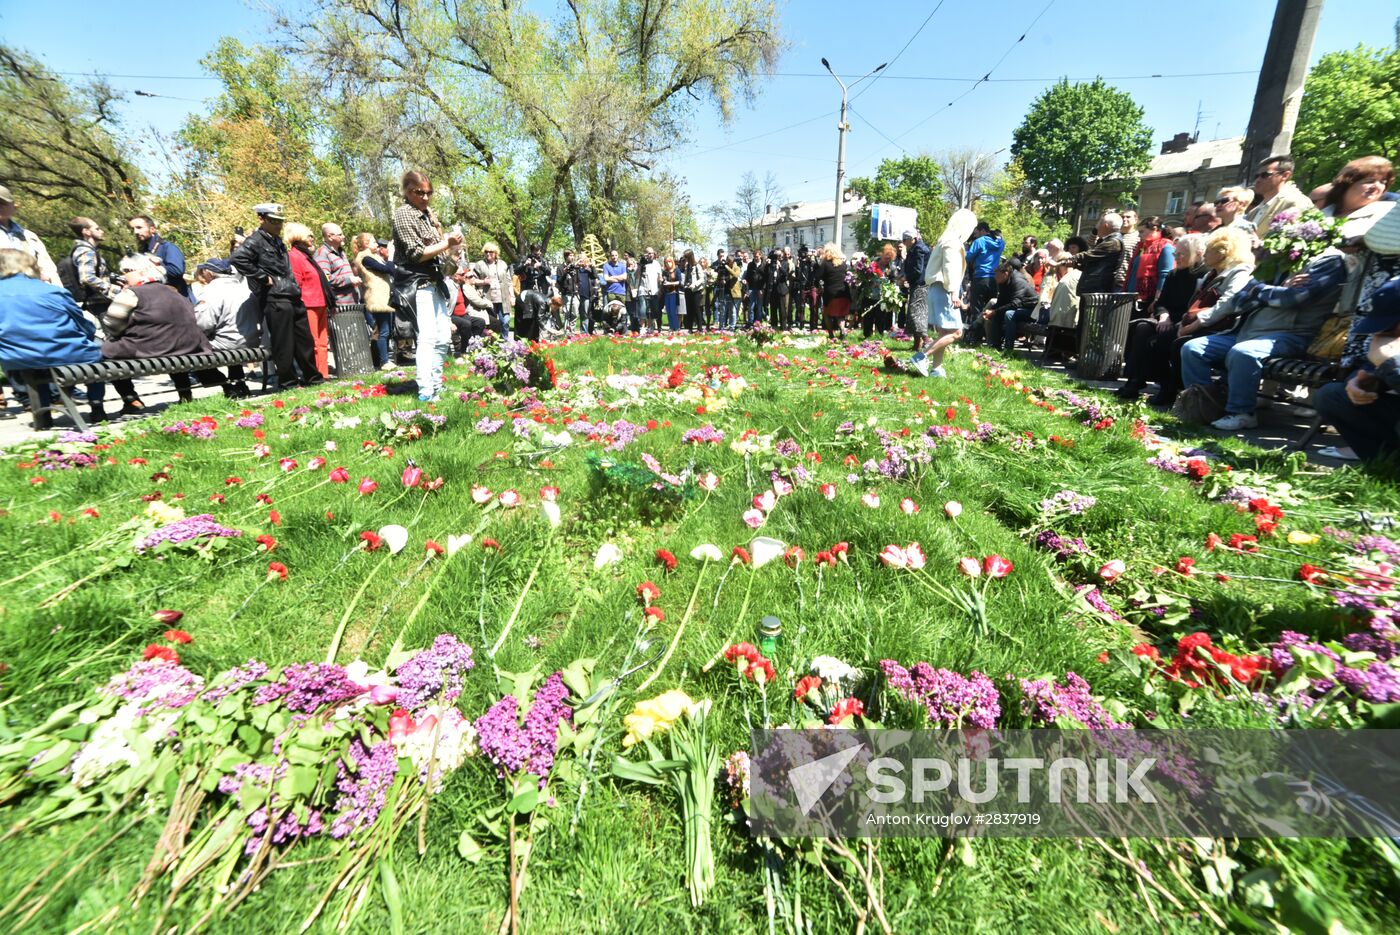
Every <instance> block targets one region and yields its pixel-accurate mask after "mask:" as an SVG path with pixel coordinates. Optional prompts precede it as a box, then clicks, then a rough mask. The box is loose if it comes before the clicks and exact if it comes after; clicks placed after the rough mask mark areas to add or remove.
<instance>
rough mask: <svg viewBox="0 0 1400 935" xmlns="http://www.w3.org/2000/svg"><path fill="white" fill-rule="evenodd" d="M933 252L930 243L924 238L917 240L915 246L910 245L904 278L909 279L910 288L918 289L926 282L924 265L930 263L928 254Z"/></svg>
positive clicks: (905, 260) (906, 256) (905, 262)
mask: <svg viewBox="0 0 1400 935" xmlns="http://www.w3.org/2000/svg"><path fill="white" fill-rule="evenodd" d="M931 252H932V251H931V250H930V249H929V245H928V244H926V243H924V242H923V240H915V241H914V246H912V247H910V248H909V252H908V253H907V254H906V255H905V257H904V278H905V279H906V280H908V282H909V288H910V289H917V288H919V287H920V286H922V285H923V284H924V267H925V266H927V265H928V255H929V253H931Z"/></svg>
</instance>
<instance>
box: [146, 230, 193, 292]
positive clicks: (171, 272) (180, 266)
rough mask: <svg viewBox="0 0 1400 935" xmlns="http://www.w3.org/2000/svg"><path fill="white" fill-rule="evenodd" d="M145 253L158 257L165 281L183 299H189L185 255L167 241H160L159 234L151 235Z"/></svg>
mask: <svg viewBox="0 0 1400 935" xmlns="http://www.w3.org/2000/svg"><path fill="white" fill-rule="evenodd" d="M146 252H147V253H154V254H155V255H156V256H158V257H160V262H161V265H162V266H164V267H165V281H166V282H167V283H169V285H170V287H171V288H172V289H174V290H175V291H176V292H178V293H180V294H181V295H182V296H184V297H185V298H187V299H188V298H189V297H190V287H189V284H188V283H186V282H185V254H184V253H183V252H182V251H181V250H180V248H179V247H177V246H175V245H174V244H173V243H171V242H170V241H168V240H161V238H160V235H159V234H152V235H151V240H150V242H149V243H148V244H146Z"/></svg>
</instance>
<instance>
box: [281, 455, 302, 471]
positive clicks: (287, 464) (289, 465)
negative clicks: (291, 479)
mask: <svg viewBox="0 0 1400 935" xmlns="http://www.w3.org/2000/svg"><path fill="white" fill-rule="evenodd" d="M277 466H278V467H280V468H281V469H282V470H283V471H284V472H286V471H295V470H296V469H297V459H296V458H283V459H282V460H280V461H278V462H277Z"/></svg>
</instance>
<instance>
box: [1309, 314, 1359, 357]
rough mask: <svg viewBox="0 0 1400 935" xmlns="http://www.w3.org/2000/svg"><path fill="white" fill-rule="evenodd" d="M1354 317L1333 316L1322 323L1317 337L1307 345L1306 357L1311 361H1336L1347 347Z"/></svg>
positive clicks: (1345, 315)
mask: <svg viewBox="0 0 1400 935" xmlns="http://www.w3.org/2000/svg"><path fill="white" fill-rule="evenodd" d="M1355 317H1356V316H1355V315H1351V314H1343V315H1333V316H1331V317H1329V318H1328V319H1327V320H1326V321H1324V322H1323V323H1322V328H1321V330H1319V331H1318V332H1317V337H1315V338H1313V339H1312V343H1311V344H1309V345H1308V350H1307V355H1308V356H1309V357H1311V358H1312V359H1313V360H1331V361H1338V360H1341V359H1342V351H1343V350H1345V349H1346V346H1347V336H1348V335H1349V334H1350V333H1351V323H1352V320H1353V319H1354V318H1355Z"/></svg>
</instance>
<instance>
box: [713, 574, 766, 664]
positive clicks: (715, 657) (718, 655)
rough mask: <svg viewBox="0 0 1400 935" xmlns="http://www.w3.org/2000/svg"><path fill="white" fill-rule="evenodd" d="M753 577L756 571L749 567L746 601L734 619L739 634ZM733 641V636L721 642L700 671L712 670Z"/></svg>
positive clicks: (745, 591) (746, 610)
mask: <svg viewBox="0 0 1400 935" xmlns="http://www.w3.org/2000/svg"><path fill="white" fill-rule="evenodd" d="M753 579H754V571H753V569H752V568H750V569H749V584H748V587H746V588H744V602H743V603H742V604H740V605H739V616H738V618H737V619H736V620H735V621H734V627H735V630H734V632H735V634H736V635H737V633H738V629H737V628H738V627H741V626H743V623H744V615H745V614H747V613H748V612H749V595H750V594H752V593H753ZM732 642H734V640H733V638H732V637H731V638H729V639H726V640H725V641H724V642H723V643H721V644H720V645H719V649H717V650H716V651H715V654H714V655H713V656H711V657H710V661H709V662H707V663H705V664H704V665H703V666H701V667H700V671H701V672H708V671H710V670H711V669H713V668H714V667H715V665H716V664H718V663H719V661H720V659H721V657H723V656H724V650H725V648H726V647H728V646H729V644H730V643H732Z"/></svg>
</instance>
